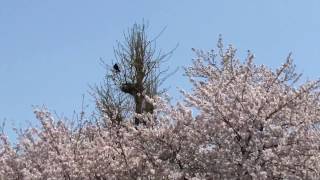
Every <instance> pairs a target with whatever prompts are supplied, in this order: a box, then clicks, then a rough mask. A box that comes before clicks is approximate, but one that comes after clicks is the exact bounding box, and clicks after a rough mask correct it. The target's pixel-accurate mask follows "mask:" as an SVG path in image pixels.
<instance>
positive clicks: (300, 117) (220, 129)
mask: <svg viewBox="0 0 320 180" xmlns="http://www.w3.org/2000/svg"><path fill="white" fill-rule="evenodd" d="M194 52H195V54H196V57H195V58H194V60H193V65H192V66H190V67H188V68H186V75H187V76H188V77H189V78H190V82H191V84H192V86H193V89H192V91H190V92H185V91H183V92H182V93H183V94H184V96H185V98H184V100H183V101H182V102H179V103H178V104H177V105H175V106H173V105H170V103H169V102H168V101H167V100H166V99H165V98H163V97H162V98H160V97H158V96H153V97H148V96H145V99H146V101H147V102H148V103H150V104H152V106H153V107H154V111H153V113H148V112H145V113H137V114H135V117H127V118H128V119H126V120H124V121H121V122H120V123H112V121H113V120H112V119H110V117H109V116H103V117H100V119H98V120H97V122H95V123H90V121H88V122H87V123H85V124H83V125H82V126H80V127H78V128H73V127H72V126H71V125H70V124H68V123H66V121H65V120H63V119H59V118H56V117H54V116H53V115H51V114H50V112H49V111H48V110H46V109H36V110H35V114H36V117H37V119H38V120H39V122H40V124H41V126H40V128H29V129H26V130H25V131H24V132H23V133H21V135H20V136H19V140H18V141H17V143H16V144H10V142H9V141H8V138H7V137H6V135H5V134H4V133H2V135H1V143H0V177H1V178H2V177H3V178H5V179H99V180H100V179H101V180H102V179H318V178H319V177H320V166H319V163H318V162H319V145H320V144H319V134H318V133H319V131H318V129H317V128H318V121H319V117H320V116H319V115H320V108H319V107H320V106H319V102H320V101H319V81H308V82H304V83H303V82H302V81H301V80H299V78H300V75H299V74H297V73H296V72H295V66H294V65H293V62H292V59H291V55H289V56H288V58H287V60H286V62H285V63H284V64H283V65H282V66H280V67H279V68H278V69H276V70H272V69H270V68H268V67H266V66H264V65H256V64H254V62H253V59H254V56H253V54H252V53H250V52H249V53H248V56H247V58H246V59H245V60H244V61H240V60H239V59H237V58H236V49H234V48H233V47H232V46H229V47H228V48H226V49H224V47H223V45H222V42H221V40H219V43H218V48H217V50H216V51H209V52H204V51H201V50H194ZM137 118H138V119H139V120H140V121H141V122H145V124H144V125H139V126H137V125H136V123H135V121H136V119H137ZM105 122H107V123H108V122H109V123H108V126H105Z"/></svg>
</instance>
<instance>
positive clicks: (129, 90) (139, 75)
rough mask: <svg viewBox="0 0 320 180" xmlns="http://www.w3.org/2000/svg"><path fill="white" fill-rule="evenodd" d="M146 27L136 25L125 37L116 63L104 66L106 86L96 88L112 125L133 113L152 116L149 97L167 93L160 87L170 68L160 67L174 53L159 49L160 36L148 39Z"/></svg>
mask: <svg viewBox="0 0 320 180" xmlns="http://www.w3.org/2000/svg"><path fill="white" fill-rule="evenodd" d="M146 28H147V25H146V24H144V23H143V24H134V25H133V27H132V28H130V29H129V30H128V31H127V33H125V34H124V41H123V42H118V44H117V46H116V48H115V49H114V54H115V62H114V63H113V64H112V65H107V63H104V64H105V65H106V69H107V74H106V77H105V82H104V84H103V85H101V86H98V87H96V88H95V92H96V93H95V95H96V96H95V97H96V99H97V107H98V110H99V111H100V112H101V113H102V114H103V115H107V116H108V117H109V118H110V119H111V120H112V121H113V122H118V123H119V122H121V121H123V119H124V118H125V117H128V116H132V115H133V114H134V113H136V114H142V113H153V110H154V106H153V105H152V104H151V103H149V102H148V101H146V96H148V97H151V98H152V97H154V96H156V95H160V94H162V93H163V92H164V91H165V89H160V85H161V84H162V83H163V81H164V80H165V79H166V78H167V76H165V74H166V72H167V71H168V68H167V69H164V70H161V69H160V65H161V64H162V63H163V62H164V61H165V60H167V58H168V57H170V55H171V54H172V52H173V50H171V51H170V52H168V53H163V52H162V51H161V50H158V49H157V48H156V40H157V38H158V37H159V36H157V37H156V38H154V39H149V38H148V36H147V33H146ZM160 34H161V33H160ZM160 34H159V35H160ZM133 112H134V113H133ZM134 121H135V124H136V125H140V124H141V123H142V124H145V122H141V120H139V118H135V120H134Z"/></svg>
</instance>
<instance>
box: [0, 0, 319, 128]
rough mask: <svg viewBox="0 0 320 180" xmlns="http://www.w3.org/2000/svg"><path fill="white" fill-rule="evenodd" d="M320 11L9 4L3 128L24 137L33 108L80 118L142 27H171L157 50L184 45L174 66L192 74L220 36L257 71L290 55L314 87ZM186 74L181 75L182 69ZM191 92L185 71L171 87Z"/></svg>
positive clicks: (41, 0)
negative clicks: (107, 69) (121, 45)
mask: <svg viewBox="0 0 320 180" xmlns="http://www.w3.org/2000/svg"><path fill="white" fill-rule="evenodd" d="M319 9H320V1H317V0H314V1H312V0H309V1H301V0H268V1H257V0H251V1H250V0H242V1H236V0H232V1H231V0H224V1H216V0H206V1H205V0H203V1H195V0H192V1H191V0H184V1H173V0H162V1H155V0H135V1H132V0H117V1H111V0H109V1H108V0H104V1H103V0H96V1H88V0H86V1H84V0H68V1H65V0H54V1H48V0H0V82H1V85H0V120H3V119H7V122H8V124H15V126H18V127H24V126H25V124H26V122H27V121H31V122H32V121H34V115H33V113H32V105H46V106H47V107H48V108H49V109H50V110H54V111H56V112H57V114H58V115H65V116H69V117H70V116H71V115H72V113H73V111H74V110H76V111H79V110H80V107H81V102H82V95H83V94H85V103H86V104H88V105H89V106H90V107H93V106H94V103H93V101H92V98H91V97H90V95H88V91H89V85H93V84H96V83H99V82H101V80H102V78H103V75H104V69H103V68H102V67H101V66H100V64H99V59H100V58H102V59H104V60H105V61H106V62H111V60H112V59H114V56H113V46H115V45H116V41H117V40H122V39H123V32H124V31H125V30H126V29H127V28H128V27H130V26H131V25H132V24H133V23H134V22H141V21H142V19H145V20H148V21H149V24H150V28H149V34H150V36H151V37H153V36H155V35H156V34H158V33H159V32H160V31H161V30H162V29H163V28H164V27H167V29H166V31H165V33H164V34H163V35H162V36H161V37H160V39H159V41H158V44H157V46H158V47H159V48H161V49H163V50H170V49H172V48H174V47H175V45H176V44H177V43H179V47H178V49H177V50H176V51H175V53H174V54H173V56H172V58H171V60H170V61H169V62H168V64H167V65H168V66H170V67H172V69H174V68H175V67H182V66H187V65H188V64H190V62H191V59H192V58H193V57H194V55H193V53H192V52H191V48H200V49H207V50H209V49H211V48H213V47H215V45H216V41H217V38H218V35H219V34H222V35H223V38H224V41H225V42H226V43H227V44H229V43H231V44H233V45H234V46H235V47H236V48H238V52H239V56H240V57H244V55H245V54H246V51H247V50H252V51H253V52H254V54H255V55H256V62H257V63H259V64H266V65H268V66H271V67H276V66H278V65H280V64H281V63H282V62H283V61H284V59H285V57H286V56H287V55H288V53H289V52H293V58H294V59H295V63H296V64H297V67H298V70H299V71H300V72H303V73H304V77H306V78H309V79H315V78H318V77H320V71H319V70H318V67H319V66H320V61H319V57H320V46H319V42H320V21H319V17H320V11H319ZM180 69H181V68H180ZM166 86H167V87H170V91H169V93H170V94H171V95H173V96H177V97H178V96H179V95H178V93H177V88H176V87H182V88H188V86H189V84H188V83H187V80H186V79H185V77H183V76H182V71H179V72H178V73H176V74H175V76H172V77H171V78H170V79H169V80H168V81H167V84H166Z"/></svg>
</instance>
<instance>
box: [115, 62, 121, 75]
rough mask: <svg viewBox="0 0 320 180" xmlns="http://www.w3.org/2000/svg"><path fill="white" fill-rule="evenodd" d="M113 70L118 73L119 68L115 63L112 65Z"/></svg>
mask: <svg viewBox="0 0 320 180" xmlns="http://www.w3.org/2000/svg"><path fill="white" fill-rule="evenodd" d="M113 69H114V70H115V71H116V73H119V72H120V68H119V66H118V64H117V63H115V64H114V65H113Z"/></svg>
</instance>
